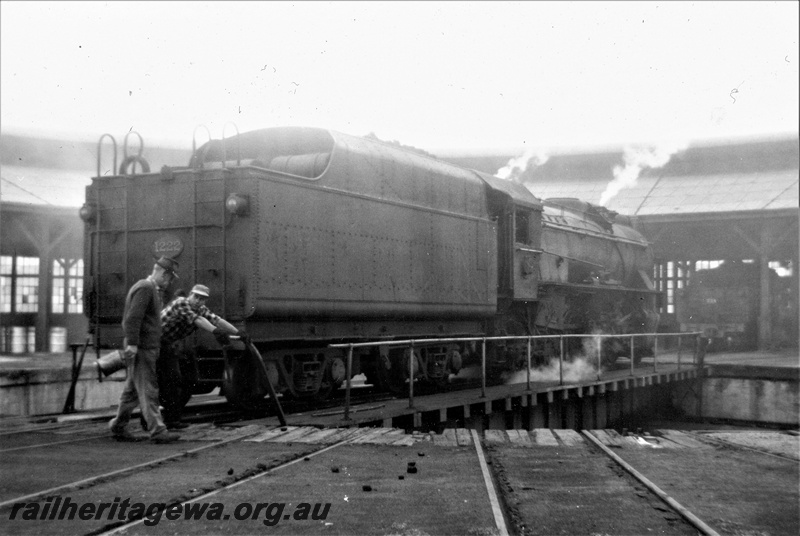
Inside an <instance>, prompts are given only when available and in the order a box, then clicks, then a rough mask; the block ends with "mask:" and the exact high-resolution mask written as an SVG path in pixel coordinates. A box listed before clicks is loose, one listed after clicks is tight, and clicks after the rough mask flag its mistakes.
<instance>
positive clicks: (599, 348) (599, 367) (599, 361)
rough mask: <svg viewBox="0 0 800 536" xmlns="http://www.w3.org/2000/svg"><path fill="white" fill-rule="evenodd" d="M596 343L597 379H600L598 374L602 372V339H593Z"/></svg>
mask: <svg viewBox="0 0 800 536" xmlns="http://www.w3.org/2000/svg"><path fill="white" fill-rule="evenodd" d="M595 340H596V341H597V379H598V380H599V379H600V372H601V371H602V370H603V339H602V338H601V337H599V336H596V337H595Z"/></svg>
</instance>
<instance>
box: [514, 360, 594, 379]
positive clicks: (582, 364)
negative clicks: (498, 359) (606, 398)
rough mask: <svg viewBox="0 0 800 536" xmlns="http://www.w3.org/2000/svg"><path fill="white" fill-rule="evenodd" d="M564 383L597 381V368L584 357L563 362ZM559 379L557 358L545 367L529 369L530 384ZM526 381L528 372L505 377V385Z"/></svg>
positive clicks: (521, 371)
mask: <svg viewBox="0 0 800 536" xmlns="http://www.w3.org/2000/svg"><path fill="white" fill-rule="evenodd" d="M563 375H564V382H565V383H578V382H583V381H591V380H596V379H597V366H596V365H594V364H592V363H591V361H590V360H589V359H588V358H586V357H578V358H574V359H570V360H569V361H567V360H566V359H565V360H564V370H563ZM560 379H561V372H560V365H559V361H558V358H553V359H551V360H550V362H549V363H548V364H547V365H543V366H540V367H536V368H531V381H532V382H557V381H559V380H560ZM526 381H528V371H527V370H524V369H523V370H518V371H516V372H514V373H512V374H509V375H508V376H506V377H505V383H506V384H512V383H525V382H526Z"/></svg>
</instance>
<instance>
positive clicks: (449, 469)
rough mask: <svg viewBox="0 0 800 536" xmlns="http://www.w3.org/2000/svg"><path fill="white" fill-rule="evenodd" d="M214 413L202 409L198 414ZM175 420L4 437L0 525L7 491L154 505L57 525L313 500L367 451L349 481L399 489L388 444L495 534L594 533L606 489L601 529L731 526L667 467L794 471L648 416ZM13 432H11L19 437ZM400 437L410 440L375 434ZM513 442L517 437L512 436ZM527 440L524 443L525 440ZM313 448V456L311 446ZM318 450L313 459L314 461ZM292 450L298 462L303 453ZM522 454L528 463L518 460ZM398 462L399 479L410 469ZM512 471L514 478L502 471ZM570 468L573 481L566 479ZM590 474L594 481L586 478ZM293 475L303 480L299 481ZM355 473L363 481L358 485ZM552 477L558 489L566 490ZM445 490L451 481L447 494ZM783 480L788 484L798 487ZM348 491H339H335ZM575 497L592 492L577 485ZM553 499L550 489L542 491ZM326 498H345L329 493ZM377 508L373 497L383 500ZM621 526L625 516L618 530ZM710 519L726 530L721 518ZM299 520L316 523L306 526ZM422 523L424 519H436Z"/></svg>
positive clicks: (49, 501)
mask: <svg viewBox="0 0 800 536" xmlns="http://www.w3.org/2000/svg"><path fill="white" fill-rule="evenodd" d="M315 411H324V410H317V409H315ZM213 413H214V412H209V415H211V414H213ZM186 432H187V433H186V434H184V435H183V436H182V441H180V442H178V443H175V444H170V445H152V444H150V443H149V442H147V441H143V442H141V443H118V442H116V441H113V440H112V439H111V438H110V437H109V436H108V435H107V434H106V433H105V422H96V421H86V422H83V423H72V424H71V425H70V426H65V427H63V428H60V429H56V430H52V429H51V430H48V431H45V432H41V431H39V432H31V433H30V434H28V435H30V436H34V437H39V438H41V437H50V438H51V439H52V441H49V442H41V441H39V443H37V444H30V445H28V448H27V449H26V448H14V447H9V448H6V449H2V452H0V453H1V454H2V457H0V458H1V459H2V462H0V463H2V464H3V466H2V467H3V475H4V479H3V480H4V484H3V486H1V487H0V527H2V525H3V524H4V523H9V522H10V521H9V520H11V519H12V517H13V518H14V519H13V521H14V522H15V523H16V522H18V521H19V520H20V518H21V517H22V516H23V514H24V512H25V511H26V510H24V509H23V507H22V506H18V505H30V504H32V503H37V504H41V505H44V506H46V507H52V509H53V510H54V511H55V510H56V509H57V508H59V506H60V505H62V504H63V503H64V501H67V500H70V501H72V503H76V504H83V505H85V504H89V503H93V504H95V505H101V504H109V503H111V501H116V503H114V504H118V503H120V501H121V498H124V497H128V498H131V500H133V498H137V499H139V500H147V501H149V502H148V504H155V505H161V506H160V507H159V508H161V509H160V510H158V512H155V511H154V512H150V514H148V513H147V512H144V511H138V512H136V513H134V515H126V516H125V517H123V518H118V516H117V517H113V518H107V517H95V518H92V519H88V520H75V521H74V522H71V523H69V524H64V525H61V527H62V528H63V529H64V530H63V531H62V532H65V533H70V534H72V533H76V534H77V533H80V534H114V533H120V532H126V533H138V532H140V531H141V532H146V531H148V530H149V529H150V527H148V526H147V525H148V523H149V522H152V521H153V519H154V518H160V516H161V515H162V513H164V512H165V511H166V509H167V508H173V509H175V508H183V509H184V511H189V510H190V509H191V508H192V506H191V505H205V506H207V505H208V504H209V502H210V501H215V502H214V503H213V504H217V503H219V504H225V505H226V508H228V509H229V510H226V511H231V510H230V509H232V508H236V507H238V505H243V504H250V503H252V504H256V503H254V502H253V501H252V500H250V502H247V501H240V498H241V497H247V498H251V497H264V496H265V494H266V496H269V495H270V494H273V493H278V490H280V493H282V496H283V497H286V496H288V497H296V496H297V493H304V494H310V495H311V496H313V497H320V496H321V497H323V498H324V499H325V500H332V499H331V497H337V498H338V499H339V500H341V497H340V496H339V495H337V491H336V489H337V488H336V487H335V486H336V484H335V479H336V478H340V477H338V476H335V475H337V474H338V472H337V473H332V472H331V470H332V469H331V468H330V466H331V465H336V466H341V467H343V469H342V470H343V471H345V472H346V473H347V476H348V478H349V477H350V476H351V475H350V473H351V471H352V472H353V473H354V474H355V472H356V469H355V468H352V469H351V468H350V467H355V466H356V465H358V466H362V465H364V466H366V465H369V464H371V465H372V467H373V468H372V471H373V473H372V474H371V475H370V476H369V478H370V479H372V480H361V481H356V482H355V484H356V486H361V482H375V480H374V479H382V480H379V482H378V484H377V486H376V487H377V488H378V489H380V490H382V491H383V490H386V489H388V488H390V487H391V486H404V485H406V486H407V489H412V488H410V487H408V486H410V485H411V484H404V483H403V482H404V481H403V480H402V479H401V478H400V477H402V476H403V475H399V476H397V475H396V474H394V475H393V474H392V473H391V467H392V464H393V463H395V462H396V461H397V460H398V458H397V456H405V457H406V460H408V459H409V455H416V454H417V453H418V454H419V456H421V457H420V458H413V459H416V460H419V464H420V465H421V467H422V471H423V472H424V473H425V474H426V475H430V474H433V475H434V478H433V479H432V480H431V482H433V483H434V485H435V486H438V487H439V488H442V487H443V483H442V482H440V480H439V479H442V478H444V479H445V480H446V483H444V486H446V487H445V488H444V489H445V490H446V491H447V492H450V493H448V494H447V495H446V496H445V497H446V498H447V499H448V500H450V501H451V502H452V503H455V504H459V503H461V498H468V499H469V501H470V505H471V506H470V505H463V504H462V505H460V506H458V507H459V508H464V507H467V508H468V510H467V512H469V514H470V515H476V516H478V515H479V514H480V516H482V517H481V519H483V520H484V521H485V520H486V519H489V520H490V521H491V523H490V524H491V525H492V527H493V528H492V529H491V530H492V531H495V532H496V533H499V534H504V533H505V532H504V530H507V531H508V532H510V533H516V534H548V533H552V532H551V530H553V524H552V523H555V522H556V520H559V519H560V520H561V521H560V522H561V523H563V527H562V528H563V530H566V531H567V533H571V532H570V530H578V529H576V526H577V525H576V523H579V522H581V523H582V522H586V523H589V524H591V523H595V524H594V525H591V526H592V527H595V528H596V529H597V530H596V531H595V532H596V533H603V531H604V529H603V528H602V518H603V516H606V517H608V516H609V515H611V516H612V517H613V516H615V515H619V514H618V513H615V512H616V510H615V509H614V507H613V504H614V501H619V502H620V504H622V505H623V508H621V511H623V512H625V511H626V510H630V514H631V516H633V517H632V519H628V518H624V519H623V518H622V517H624V516H620V519H619V520H617V519H612V520H611V522H614V523H616V524H615V525H613V527H615V528H614V529H613V530H608V529H606V530H605V532H608V533H623V532H624V533H637V534H638V533H643V532H642V531H646V530H650V528H651V527H655V528H656V529H655V530H658V531H659V532H660V533H662V534H696V533H697V532H700V533H702V534H709V535H710V534H718V533H723V532H726V531H727V529H730V527H731V526H733V525H730V524H727V525H726V523H730V522H729V521H726V520H724V519H723V520H720V518H719V516H718V515H717V514H716V513H715V512H714V510H713V508H719V505H720V504H725V503H724V502H720V501H719V498H718V497H717V496H715V495H713V494H712V495H709V496H706V495H705V494H706V493H707V491H706V490H705V489H704V486H698V485H697V484H696V483H692V484H682V483H681V479H676V478H675V475H676V474H680V475H681V478H690V477H691V473H692V472H694V471H697V472H698V473H699V472H700V469H697V468H702V467H705V466H706V465H708V464H712V465H711V466H710V467H711V468H710V469H708V471H707V474H704V475H703V476H704V478H707V479H713V478H714V475H715V473H716V472H719V473H723V471H720V470H719V469H718V467H717V466H714V465H713V464H719V463H721V462H720V461H719V459H720V458H735V459H737V460H738V459H739V458H741V463H743V464H744V465H743V467H745V468H748V469H747V470H750V469H749V468H750V467H751V466H755V467H757V469H758V470H759V471H762V472H763V470H764V468H765V467H766V468H768V469H769V471H766V473H770V472H771V471H773V472H776V473H786V472H787V471H789V472H791V471H794V472H795V474H796V473H797V460H796V459H790V458H788V457H786V456H783V457H776V456H774V455H773V454H774V452H769V451H768V450H763V449H755V448H753V447H751V448H739V447H742V445H741V444H738V445H737V444H735V443H730V444H728V445H722V444H721V443H719V442H718V441H713V439H717V438H709V437H707V436H706V434H702V433H681V432H675V431H670V430H664V431H661V430H659V431H656V432H655V435H652V436H651V435H626V436H622V435H620V434H618V433H616V432H614V431H613V430H592V431H583V432H582V433H580V434H579V433H577V432H574V431H571V430H549V429H542V430H535V431H531V432H527V431H524V430H509V431H500V430H486V431H485V432H483V433H479V432H476V431H475V430H465V429H458V430H454V429H448V430H446V431H445V433H444V434H439V435H436V434H430V435H423V434H416V435H413V436H412V435H409V434H405V433H403V431H401V430H392V429H380V428H375V429H370V428H347V429H322V430H321V429H317V428H312V427H294V426H287V427H273V426H265V425H258V424H251V423H248V422H236V423H235V425H231V424H222V425H216V424H214V419H213V418H210V419H207V420H206V422H201V423H195V424H193V425H192V426H190V427H189V428H188V429H187V430H186ZM11 437H14V436H8V437H6V438H5V440H8V439H9V438H11ZM143 437H144V436H143ZM787 437H793V438H794V440H797V436H788V434H787ZM14 439H15V440H17V441H19V440H20V437H14ZM400 444H402V445H406V446H413V447H414V448H413V449H395V448H389V449H385V448H382V447H383V446H392V445H394V446H396V445H400ZM345 445H352V448H350V447H348V448H346V449H341V448H340V447H343V446H345ZM521 446H524V447H526V448H525V449H521V448H520V447H521ZM371 447H375V448H376V449H382V450H381V452H379V453H378V454H380V456H382V457H381V458H379V459H371V458H370V456H374V455H376V454H375V452H374V451H373V450H370V448H371ZM439 447H445V448H439ZM365 449H366V450H365ZM528 449H537V450H536V451H535V452H531V451H530V450H528ZM323 454H324V455H325V456H324V457H321V456H320V455H323ZM422 456H427V457H422ZM437 457H438V458H437ZM318 458H319V459H320V460H321V461H319V462H315V460H316V459H318ZM603 459H607V460H609V461H610V462H611V461H613V465H614V466H616V467H618V468H621V469H619V471H620V472H619V473H618V472H616V471H613V470H611V471H610V470H609V469H608V463H603V462H602V460H603ZM434 460H437V461H436V463H435V464H433V465H430V464H432V463H433V462H434ZM759 460H762V461H759ZM404 461H405V460H404ZM301 462H308V465H305V464H304V463H301ZM610 462H609V463H610ZM426 463H428V464H429V465H425V464H426ZM531 463H539V464H540V465H538V466H530V464H531ZM737 463H739V462H738V461H737ZM470 464H472V465H475V466H480V470H477V469H470V470H467V471H465V467H468V466H469V465H470ZM692 464H697V468H694V469H693V466H692ZM395 465H396V463H395ZM345 466H346V467H347V468H345ZM410 467H411V465H410V464H409V468H410ZM290 468H291V469H290ZM437 471H439V472H437ZM442 471H444V472H443V473H442ZM623 471H624V472H625V474H627V475H628V476H627V477H625V478H622V477H621V476H620V475H621V472H623ZM409 472H410V471H409ZM415 472H416V471H415ZM283 473H286V476H285V477H283V476H280V475H281V474H283ZM326 474H327V476H326ZM466 474H472V475H473V485H474V489H473V490H472V491H470V488H469V486H468V485H467V482H466V481H465V480H464V479H465V478H466V477H465V476H464V475H466ZM86 475H91V476H88V477H87V476H86ZM376 475H378V476H376ZM436 475H440V476H436ZM548 475H549V476H548ZM576 475H577V476H576ZM405 476H406V478H407V479H410V478H414V477H412V476H411V475H405ZM341 478H344V477H341ZM514 478H516V479H517V480H516V481H514V480H513V479H514ZM548 478H550V479H551V480H548ZM576 478H577V481H574V480H571V479H576ZM592 478H595V479H597V481H596V482H593V481H592V480H591V479H592ZM789 478H790V477H789ZM303 479H307V480H308V481H309V482H311V483H313V485H312V484H308V483H306V484H302V482H303ZM587 479H588V480H587ZM634 479H635V481H634ZM351 480H352V479H351ZM350 484H353V482H350ZM303 485H305V486H312V487H310V488H308V487H302V486H303ZM372 485H374V484H372ZM733 485H734V484H731V483H730V482H721V483H715V485H714V486H713V487H716V488H719V489H722V488H725V487H726V486H727V487H728V488H730V487H731V486H733ZM770 485H771V484H770ZM687 486H688V487H691V489H692V493H691V494H689V495H687V494H686V488H687ZM368 487H369V486H367V485H364V486H363V488H364V489H365V490H366V489H367V488H368ZM773 487H774V488H775V493H776V494H777V493H779V492H780V491H781V488H780V486H773ZM413 489H414V491H413V492H411V493H409V495H408V497H407V498H405V500H407V501H411V502H410V503H409V504H408V505H406V506H404V507H403V506H399V505H398V506H396V508H397V512H395V510H394V509H390V510H386V511H382V514H381V515H389V514H397V515H402V512H403V511H404V508H405V509H408V508H411V509H412V510H413V509H419V508H423V507H422V506H420V503H419V501H422V503H423V504H426V505H427V504H428V502H429V500H427V499H426V498H425V497H426V496H425V494H424V493H423V492H420V491H419V489H416V488H413ZM565 489H567V490H568V491H569V490H571V492H568V493H566V494H565V493H564V490H565ZM292 490H294V491H292ZM298 490H301V491H299V492H298ZM309 490H312V491H309ZM320 490H322V495H320ZM325 490H327V491H325ZM455 490H458V493H455V494H453V493H452V492H453V491H455ZM742 490H743V491H744V492H745V493H746V490H747V487H746V486H742ZM350 492H351V493H352V488H351V491H350ZM700 492H702V493H700ZM293 493H294V495H293ZM364 493H365V494H366V493H368V492H366V491H364ZM388 493H390V496H391V497H393V499H392V501H397V500H401V498H404V497H406V496H405V495H404V494H403V493H402V490H394V491H391V492H388ZM397 493H401V495H396V494H397ZM440 493H441V490H440V491H439V493H437V494H436V495H435V497H436V501H442V500H445V499H444V498H443V496H442V495H440ZM493 493H494V498H493ZM793 493H794V495H795V496H796V495H797V490H796V489H795V490H794V491H793ZM531 494H533V495H531ZM609 494H611V495H609ZM784 494H785V490H784ZM790 494H791V493H790ZM378 496H379V495H376V497H378ZM347 497H348V495H347V494H345V495H344V498H345V499H347ZM587 497H590V498H591V500H582V499H581V498H583V499H586V498H587ZM598 497H603V500H601V501H599V502H598V500H597V499H598ZM270 498H271V497H270ZM359 500H361V501H363V500H365V499H364V498H360V499H359ZM553 500H556V501H557V502H556V503H552V502H549V501H553ZM728 500H730V499H728ZM772 500H775V499H772ZM788 500H789V501H791V500H792V498H791V497H789V498H788ZM413 501H416V502H413ZM571 501H573V502H574V504H573V502H571ZM259 504H260V503H259ZM378 504H382V503H380V502H379V503H378ZM392 504H394V503H392ZM436 504H437V503H436V502H435V501H434V502H432V503H431V505H429V506H426V507H428V508H430V512H429V515H430V516H432V517H435V516H436V511H437V509H442V508H444V507H443V506H440V507H437V506H436ZM521 505H522V506H521ZM524 505H540V506H541V507H542V508H545V509H546V511H547V514H546V519H547V520H548V522H549V523H550V524H549V525H541V523H542V519H541V518H539V517H538V515H539V514H537V513H536V512H532V511H525V510H524ZM598 505H599V507H598ZM659 505H661V506H659ZM709 505H711V506H709ZM98 507H99V506H98ZM338 507H339V508H345V507H346V508H353V507H354V506H351V505H350V504H346V505H342V504H339V506H338ZM15 508H16V509H17V510H16V513H15ZM24 508H28V506H25V507H24ZM369 508H373V507H369ZM377 508H378V511H381V509H384V510H385V509H386V508H387V507H386V505H384V506H379V507H377ZM578 508H587V509H591V508H594V509H595V510H596V511H595V512H593V514H592V515H593V516H598V519H595V518H592V519H591V520H590V521H585V520H583V519H581V518H580V516H579V515H576V514H577V513H578V512H580V510H576V509H578ZM709 508H712V509H711V510H710V509H709ZM423 509H424V508H423ZM233 511H234V512H235V511H236V510H233ZM370 511H372V510H370ZM409 511H410V510H409ZM709 512H712V513H709ZM362 514H363V513H362ZM254 515H255V514H254ZM381 515H377V517H375V515H373V516H372V517H368V518H366V519H368V520H369V522H368V523H367V525H368V527H369V528H367V529H365V530H363V531H359V530H356V529H353V530H355V531H356V533H374V532H375V530H377V529H376V526H375V525H374V523H378V520H380V518H381ZM98 516H99V513H98ZM148 516H149V517H148ZM32 517H33V519H30V520H28V521H26V522H25V523H23V524H21V525H18V526H16V527H15V532H18V533H31V534H36V533H39V532H48V533H49V532H51V530H50V529H51V528H52V527H53V526H54V525H51V524H50V523H53V521H51V519H52V518H50V519H42V518H41V516H40V517H35V516H32ZM245 517H246V516H245ZM226 519H227V518H226ZM236 519H237V520H238V519H239V518H238V517H237V518H236ZM201 522H202V523H207V520H205V521H203V520H200V521H197V522H196V523H193V527H192V528H189V527H184V528H187V529H189V530H193V531H195V530H200V531H201V532H203V527H205V528H207V529H208V530H209V531H211V532H218V531H217V530H216V529H215V530H212V529H211V528H210V527H212V526H214V527H217V528H220V527H221V526H215V525H213V524H211V525H208V524H205V525H202V526H200V525H198V524H197V523H201ZM244 522H245V521H242V523H244ZM247 522H253V519H250V518H248V521H247ZM64 523H66V522H64ZM231 523H233V520H231ZM337 523H340V521H337ZM365 523H366V522H365ZM370 523H372V524H371V525H370ZM464 523H467V521H464ZM629 523H630V524H632V525H628V524H629ZM537 524H539V525H541V526H540V530H539V531H538V532H537V530H536V529H535V528H534V527H535V526H536V525H537ZM570 524H571V525H570ZM586 526H589V525H586ZM504 527H507V528H504ZM625 527H628V528H630V527H633V528H631V529H630V530H627V529H626V528H625ZM719 527H723V528H724V529H726V530H720V528H719ZM262 528H263V527H262ZM584 528H585V527H584ZM739 528H741V527H739ZM390 529H391V527H390ZM231 530H233V529H231ZM236 530H239V529H236ZM236 530H233V531H234V532H236ZM382 530H383V529H381V530H379V531H378V532H381V531H382ZM391 530H394V531H396V532H397V531H399V532H402V530H403V529H401V528H398V527H395V528H394V529H391ZM391 530H390V531H391ZM626 530H627V532H626ZM56 532H58V531H56ZM301 532H303V531H301ZM311 532H313V533H316V532H315V531H314V530H311ZM317 532H319V531H317ZM433 532H434V533H436V531H435V530H433ZM578 532H580V530H578Z"/></svg>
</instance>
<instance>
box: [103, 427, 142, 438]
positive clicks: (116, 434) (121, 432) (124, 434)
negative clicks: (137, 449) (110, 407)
mask: <svg viewBox="0 0 800 536" xmlns="http://www.w3.org/2000/svg"><path fill="white" fill-rule="evenodd" d="M108 429H109V430H110V431H111V437H113V438H114V439H116V440H117V441H138V439H137V437H136V436H134V435H133V434H131V433H130V432H129V431H128V430H126V429H125V428H115V427H114V426H111V424H109V426H108Z"/></svg>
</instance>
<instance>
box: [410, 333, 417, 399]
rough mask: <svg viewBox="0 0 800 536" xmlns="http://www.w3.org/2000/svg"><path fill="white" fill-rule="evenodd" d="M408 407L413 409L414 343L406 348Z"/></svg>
mask: <svg viewBox="0 0 800 536" xmlns="http://www.w3.org/2000/svg"><path fill="white" fill-rule="evenodd" d="M408 354H409V355H408V407H409V408H413V407H414V362H415V361H416V359H415V358H414V342H413V341H412V342H411V344H410V345H409V346H408Z"/></svg>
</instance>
